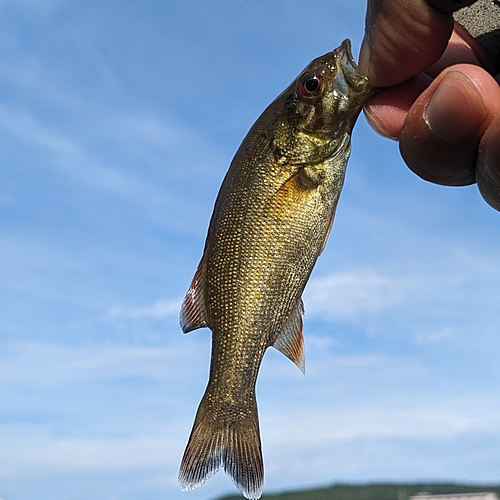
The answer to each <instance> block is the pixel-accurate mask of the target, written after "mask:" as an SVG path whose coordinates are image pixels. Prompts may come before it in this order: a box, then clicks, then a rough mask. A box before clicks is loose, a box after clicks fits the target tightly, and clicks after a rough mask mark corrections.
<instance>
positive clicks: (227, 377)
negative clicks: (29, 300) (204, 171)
mask: <svg viewBox="0 0 500 500" xmlns="http://www.w3.org/2000/svg"><path fill="white" fill-rule="evenodd" d="M368 95H369V88H368V86H367V83H366V78H365V77H364V76H363V75H362V74H361V73H360V72H359V70H358V68H357V66H356V63H355V62H354V60H353V57H352V54H351V49H350V42H349V40H345V41H344V42H343V43H342V45H341V46H340V47H339V48H337V49H335V50H334V51H333V52H329V53H328V54H325V55H324V56H321V57H318V58H317V59H315V60H314V61H312V62H311V63H310V64H309V65H308V66H307V67H306V68H305V69H304V71H302V73H301V74H300V75H299V76H298V77H297V78H296V80H295V81H294V82H292V84H291V85H290V86H289V87H288V88H287V89H286V90H285V91H284V92H283V93H282V94H281V95H280V96H279V97H278V98H277V99H276V100H275V101H274V102H273V103H272V104H271V105H270V106H269V107H268V108H267V109H266V110H265V111H264V112H263V113H262V115H261V116H260V117H259V118H258V120H257V121H256V122H255V124H254V125H253V126H252V128H251V129H250V131H249V132H248V134H247V136H246V137H245V139H244V141H243V142H242V144H241V146H240V148H239V149H238V151H237V153H236V155H235V157H234V159H233V161H232V162H231V166H230V168H229V170H228V172H227V174H226V176H225V178H224V181H223V183H222V186H221V188H220V191H219V194H218V197H217V200H216V202H215V207H214V211H213V214H212V218H211V221H210V225H209V229H208V235H207V239H206V242H205V249H204V252H203V257H202V259H201V261H200V264H199V266H198V269H197V271H196V273H195V275H194V278H193V281H192V283H191V286H190V287H189V290H188V292H187V294H186V297H185V299H184V302H183V304H182V308H181V315H180V323H181V328H182V330H183V331H184V333H187V332H190V331H192V330H195V329H197V328H202V327H208V328H210V329H211V330H212V354H211V364H210V377H209V382H208V386H207V388H206V391H205V394H204V396H203V398H202V400H201V403H200V405H199V407H198V412H197V414H196V418H195V421H194V425H193V429H192V431H191V435H190V437H189V441H188V444H187V447H186V450H185V452H184V456H183V458H182V463H181V467H180V472H179V482H180V485H181V488H182V489H183V490H190V489H194V488H197V487H198V486H201V485H202V484H203V483H204V482H205V481H206V480H207V479H208V478H210V477H211V476H213V475H214V474H215V473H216V472H217V471H218V470H219V469H220V468H221V467H224V470H225V472H226V474H228V475H229V476H230V477H231V479H232V480H233V481H234V483H235V484H236V486H237V487H238V488H239V489H240V491H241V492H242V494H243V495H244V496H245V497H246V498H248V499H258V498H260V496H261V494H262V488H263V481H264V466H263V459H262V451H261V443H260V432H259V420H258V414H257V403H256V399H255V383H256V380H257V375H258V371H259V367H260V364H261V361H262V358H263V356H264V353H265V351H266V349H267V348H268V347H270V346H273V347H275V348H276V349H278V350H279V351H281V352H282V353H283V354H284V355H285V356H287V357H288V358H290V359H291V360H292V361H293V362H294V363H295V364H296V365H297V366H298V367H299V368H300V370H301V371H302V372H304V366H305V365H304V359H305V358H304V341H303V336H302V314H303V312H304V308H303V304H302V298H301V297H302V292H303V290H304V287H305V285H306V283H307V280H308V279H309V276H310V274H311V271H312V269H313V267H314V264H315V263H316V260H317V258H318V256H319V255H320V253H321V252H322V250H323V248H324V246H325V243H326V240H327V238H328V234H329V232H330V228H331V226H332V222H333V218H334V215H335V210H336V207H337V202H338V199H339V196H340V192H341V189H342V185H343V182H344V174H345V168H346V163H347V160H348V157H349V154H350V136H351V131H352V128H353V126H354V123H355V121H356V118H357V116H358V114H359V112H360V110H361V107H362V105H363V102H364V101H365V99H366V97H367V96H368Z"/></svg>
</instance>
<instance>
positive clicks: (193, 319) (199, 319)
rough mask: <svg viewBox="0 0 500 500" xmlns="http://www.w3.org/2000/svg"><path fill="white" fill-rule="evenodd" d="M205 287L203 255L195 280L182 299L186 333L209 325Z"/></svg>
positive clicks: (183, 323) (182, 316)
mask: <svg viewBox="0 0 500 500" xmlns="http://www.w3.org/2000/svg"><path fill="white" fill-rule="evenodd" d="M204 288H205V263H204V260H203V257H202V259H201V261H200V263H199V264H198V269H197V270H196V273H195V274H194V277H193V281H191V286H190V287H189V290H188V291H187V293H186V296H185V297H184V300H183V301H182V306H181V315H180V323H181V328H182V331H183V332H184V333H188V332H191V331H193V330H196V329H197V328H203V327H205V326H208V325H207V313H206V310H205V294H204V291H205V290H204Z"/></svg>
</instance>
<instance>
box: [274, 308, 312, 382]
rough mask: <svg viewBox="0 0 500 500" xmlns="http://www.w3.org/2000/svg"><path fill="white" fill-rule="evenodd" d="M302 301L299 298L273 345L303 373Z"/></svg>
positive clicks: (304, 368) (304, 367)
mask: <svg viewBox="0 0 500 500" xmlns="http://www.w3.org/2000/svg"><path fill="white" fill-rule="evenodd" d="M303 314H304V303H303V302H302V299H299V301H298V302H297V306H296V307H295V309H294V310H293V311H292V314H291V315H290V317H289V318H288V320H287V322H286V323H285V326H284V327H283V330H281V332H280V333H279V335H278V336H277V337H276V340H275V341H274V343H273V347H274V348H276V349H278V351H280V352H281V353H283V354H284V355H285V356H286V357H287V358H288V359H290V360H291V361H293V362H294V363H295V364H296V365H297V367H298V368H299V370H300V371H301V372H302V373H305V370H306V366H305V353H304V337H303V335H302V315H303Z"/></svg>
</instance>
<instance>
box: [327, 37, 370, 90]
mask: <svg viewBox="0 0 500 500" xmlns="http://www.w3.org/2000/svg"><path fill="white" fill-rule="evenodd" d="M335 52H336V60H337V64H338V67H339V68H340V69H341V70H342V73H343V76H344V78H345V80H346V82H347V84H348V85H349V86H350V87H351V88H352V89H353V90H354V91H355V92H356V93H363V94H364V93H366V92H368V91H369V87H368V78H367V77H366V76H365V75H364V74H363V73H362V72H361V71H360V69H359V67H358V65H357V64H356V61H355V60H354V57H353V56H352V50H351V41H350V40H349V39H348V38H346V39H345V40H344V41H343V42H342V43H341V44H340V47H338V48H337V50H336V51H335Z"/></svg>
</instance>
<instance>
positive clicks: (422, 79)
mask: <svg viewBox="0 0 500 500" xmlns="http://www.w3.org/2000/svg"><path fill="white" fill-rule="evenodd" d="M431 81H432V79H431V77H430V76H427V75H426V74H424V73H420V74H419V75H417V76H414V77H413V78H410V79H409V80H407V81H406V82H404V83H401V84H399V85H396V86H394V87H390V88H388V89H384V90H382V91H380V92H379V93H378V94H376V95H375V96H374V97H372V98H371V99H370V100H369V101H368V102H367V103H366V104H365V106H364V108H363V110H364V112H365V116H366V119H367V121H368V123H369V124H370V125H371V126H372V127H373V129H374V130H375V131H376V132H377V133H379V134H380V135H381V136H383V137H387V138H389V139H398V138H399V135H400V134H401V129H402V128H403V124H404V121H405V118H406V115H407V114H408V110H409V109H410V108H411V106H412V104H413V103H414V102H415V100H416V99H417V98H418V96H419V95H420V94H421V93H422V92H423V91H424V90H425V89H426V88H427V87H428V86H429V84H430V83H431Z"/></svg>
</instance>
